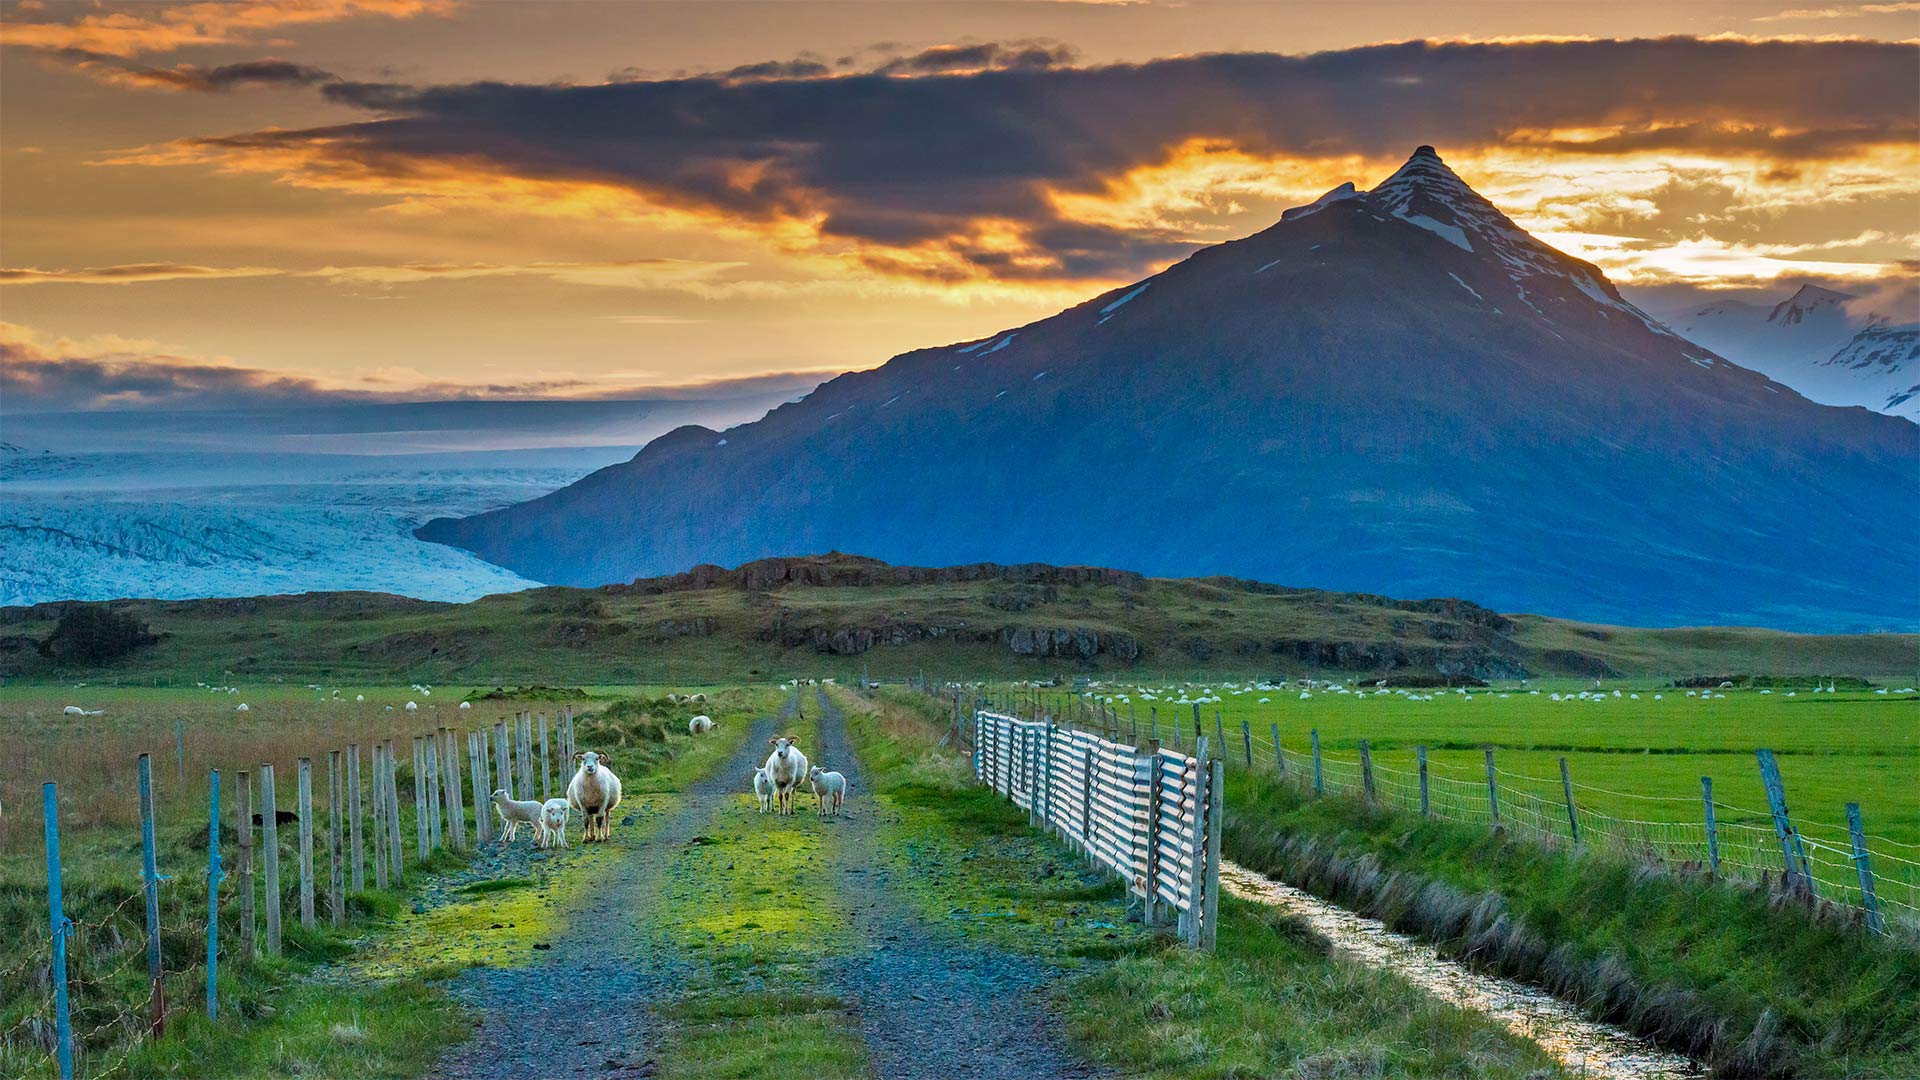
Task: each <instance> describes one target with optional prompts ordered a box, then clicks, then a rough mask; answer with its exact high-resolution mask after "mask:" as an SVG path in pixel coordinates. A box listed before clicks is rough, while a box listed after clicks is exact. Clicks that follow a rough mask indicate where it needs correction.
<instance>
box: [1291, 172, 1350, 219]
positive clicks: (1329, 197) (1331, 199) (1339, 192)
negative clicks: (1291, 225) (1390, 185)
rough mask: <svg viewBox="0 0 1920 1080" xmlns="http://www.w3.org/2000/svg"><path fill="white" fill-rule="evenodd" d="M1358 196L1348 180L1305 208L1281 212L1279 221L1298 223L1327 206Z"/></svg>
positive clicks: (1297, 207)
mask: <svg viewBox="0 0 1920 1080" xmlns="http://www.w3.org/2000/svg"><path fill="white" fill-rule="evenodd" d="M1359 194H1360V193H1359V192H1358V191H1355V190H1354V187H1353V181H1351V180H1349V181H1347V182H1346V183H1344V184H1341V185H1340V186H1339V187H1337V188H1334V189H1333V190H1332V191H1329V192H1327V193H1326V194H1325V195H1322V196H1320V197H1319V198H1317V199H1315V200H1313V201H1312V202H1310V203H1308V204H1307V205H1305V206H1296V207H1293V208H1292V209H1290V210H1284V211H1282V212H1281V214H1280V220H1281V221H1298V220H1300V219H1301V218H1303V217H1306V216H1307V215H1309V214H1314V213H1318V212H1320V211H1321V210H1325V209H1326V208H1327V207H1328V206H1329V205H1331V204H1333V203H1337V202H1341V201H1342V200H1345V199H1352V198H1357V197H1358V196H1359Z"/></svg>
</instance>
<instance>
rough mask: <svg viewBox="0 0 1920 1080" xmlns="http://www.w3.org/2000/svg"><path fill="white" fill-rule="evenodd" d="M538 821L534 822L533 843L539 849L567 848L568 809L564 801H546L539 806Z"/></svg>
mask: <svg viewBox="0 0 1920 1080" xmlns="http://www.w3.org/2000/svg"><path fill="white" fill-rule="evenodd" d="M540 806H541V809H540V819H539V820H538V821H536V822H534V823H533V824H534V831H533V842H534V844H535V845H536V846H539V847H543V848H544V847H566V846H567V813H568V811H569V809H570V808H569V807H568V806H567V800H565V799H548V800H547V801H546V802H544V803H542V804H540Z"/></svg>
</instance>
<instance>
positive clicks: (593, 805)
mask: <svg viewBox="0 0 1920 1080" xmlns="http://www.w3.org/2000/svg"><path fill="white" fill-rule="evenodd" d="M573 759H574V760H575V761H578V762H579V763H580V767H579V768H578V769H576V770H574V773H573V779H572V780H571V781H570V782H569V783H568V784H567V805H568V806H571V807H573V808H574V809H575V810H578V811H580V818H581V826H580V842H581V843H583V844H591V843H593V842H594V841H595V840H609V839H612V836H613V828H612V825H611V824H610V823H609V822H610V819H609V817H608V815H609V814H611V813H613V808H614V807H616V806H619V805H620V778H619V777H618V776H615V775H614V774H613V770H612V769H610V768H608V767H607V766H608V765H610V764H612V761H613V759H612V758H610V757H608V756H607V755H606V754H596V753H594V752H593V751H591V750H584V751H581V752H580V753H578V754H575V755H573Z"/></svg>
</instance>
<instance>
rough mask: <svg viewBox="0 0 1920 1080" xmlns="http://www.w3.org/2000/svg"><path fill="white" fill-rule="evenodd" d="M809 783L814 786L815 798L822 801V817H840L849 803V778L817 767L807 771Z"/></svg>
mask: <svg viewBox="0 0 1920 1080" xmlns="http://www.w3.org/2000/svg"><path fill="white" fill-rule="evenodd" d="M807 781H808V782H809V783H811V784H812V785H813V795H814V798H816V799H818V800H820V816H821V817H827V816H829V815H832V816H838V815H839V813H840V808H841V807H842V806H844V805H846V801H847V778H846V777H844V776H842V775H840V774H839V773H837V772H828V771H827V770H825V769H822V768H821V767H820V766H818V765H815V766H814V767H813V768H811V769H808V770H807Z"/></svg>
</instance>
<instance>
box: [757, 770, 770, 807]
mask: <svg viewBox="0 0 1920 1080" xmlns="http://www.w3.org/2000/svg"><path fill="white" fill-rule="evenodd" d="M753 794H754V796H755V797H756V798H758V799H759V800H760V812H761V813H763V814H764V813H766V812H768V811H769V810H772V809H773V778H772V777H770V776H768V775H767V770H766V768H765V767H764V766H763V767H761V768H758V769H755V770H753Z"/></svg>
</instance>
